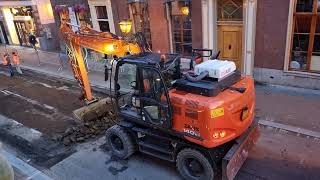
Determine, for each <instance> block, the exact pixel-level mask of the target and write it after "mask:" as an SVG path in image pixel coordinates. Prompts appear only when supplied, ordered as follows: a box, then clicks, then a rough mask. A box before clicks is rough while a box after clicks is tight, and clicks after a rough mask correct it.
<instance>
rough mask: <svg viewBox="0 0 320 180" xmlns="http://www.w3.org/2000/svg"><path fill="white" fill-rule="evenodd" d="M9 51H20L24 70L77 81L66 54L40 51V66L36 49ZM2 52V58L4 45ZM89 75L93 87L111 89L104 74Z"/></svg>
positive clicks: (92, 72) (20, 48)
mask: <svg viewBox="0 0 320 180" xmlns="http://www.w3.org/2000/svg"><path fill="white" fill-rule="evenodd" d="M7 50H8V52H9V53H11V52H12V51H18V54H19V56H20V59H21V67H22V68H23V69H28V70H32V71H36V72H38V73H41V74H46V75H49V76H54V77H58V78H63V79H66V80H72V81H75V79H74V77H73V74H72V71H71V67H70V64H69V62H68V59H67V55H66V54H63V53H60V54H59V53H58V52H47V51H40V50H39V58H40V63H41V64H40V66H39V61H38V57H37V55H36V52H35V50H34V49H32V48H29V47H21V46H7ZM0 52H1V53H0V55H1V58H2V55H3V53H4V52H5V47H4V46H3V45H0ZM60 59H61V60H60ZM1 62H2V61H1ZM60 62H61V63H60ZM61 64H62V68H61ZM89 67H90V66H89ZM88 75H89V79H90V82H91V84H92V86H95V87H97V88H106V87H109V84H107V82H105V81H104V72H102V71H99V72H98V71H89V73H88Z"/></svg>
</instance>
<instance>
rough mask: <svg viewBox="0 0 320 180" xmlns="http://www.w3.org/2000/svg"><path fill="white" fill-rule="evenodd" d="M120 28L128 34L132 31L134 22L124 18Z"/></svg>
mask: <svg viewBox="0 0 320 180" xmlns="http://www.w3.org/2000/svg"><path fill="white" fill-rule="evenodd" d="M119 25H120V30H121V32H122V33H125V34H128V33H130V31H131V28H132V22H131V21H128V20H123V21H121V22H120V23H119Z"/></svg>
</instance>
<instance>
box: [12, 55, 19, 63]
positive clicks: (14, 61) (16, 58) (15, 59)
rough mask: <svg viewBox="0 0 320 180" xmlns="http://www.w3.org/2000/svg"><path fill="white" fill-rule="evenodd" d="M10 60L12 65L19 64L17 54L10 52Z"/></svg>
mask: <svg viewBox="0 0 320 180" xmlns="http://www.w3.org/2000/svg"><path fill="white" fill-rule="evenodd" d="M12 62H13V64H14V65H19V64H20V57H19V55H18V54H12Z"/></svg>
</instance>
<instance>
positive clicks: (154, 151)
mask: <svg viewBox="0 0 320 180" xmlns="http://www.w3.org/2000/svg"><path fill="white" fill-rule="evenodd" d="M139 145H140V143H139ZM140 152H142V153H145V154H148V155H151V156H155V157H157V158H160V159H163V160H166V161H170V162H174V154H173V152H165V151H164V150H160V149H159V148H155V147H154V146H153V147H152V146H149V145H147V146H141V145H140Z"/></svg>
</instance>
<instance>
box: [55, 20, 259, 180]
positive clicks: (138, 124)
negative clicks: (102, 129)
mask: <svg viewBox="0 0 320 180" xmlns="http://www.w3.org/2000/svg"><path fill="white" fill-rule="evenodd" d="M61 31H62V34H63V36H64V37H65V40H66V44H67V48H69V49H70V50H69V58H70V62H71V65H72V69H73V72H74V75H75V78H76V79H77V80H78V82H79V84H80V86H81V87H82V90H83V93H84V97H85V100H86V102H87V104H88V105H89V106H90V105H91V104H95V103H94V102H95V101H96V100H95V98H94V97H93V96H92V92H91V89H90V84H89V80H88V77H87V72H86V68H85V65H84V61H83V57H82V55H81V50H80V48H81V47H85V48H89V49H92V50H95V51H98V52H101V53H104V54H112V55H116V56H117V57H116V58H115V62H116V64H115V66H112V69H111V70H108V69H107V70H106V71H105V77H106V80H108V79H109V76H110V77H111V76H112V77H114V78H113V79H112V78H110V79H109V81H110V82H111V81H113V89H114V91H113V92H114V96H113V97H114V98H113V101H114V102H113V105H114V108H115V109H116V112H117V116H118V118H119V121H118V123H117V124H116V125H114V126H112V127H111V128H109V129H108V130H107V132H106V143H107V145H108V146H109V148H110V150H111V153H112V154H113V155H114V156H117V157H118V158H123V159H126V158H129V157H130V156H131V155H132V154H133V153H135V152H142V153H145V154H149V155H152V156H154V157H157V158H160V159H164V160H167V161H170V162H174V163H176V166H177V169H178V171H179V172H180V174H181V176H182V177H183V178H184V179H192V180H193V179H194V180H212V179H214V177H218V176H221V177H222V179H233V178H234V177H235V176H236V174H237V172H238V170H239V169H240V167H241V166H242V164H243V162H244V161H245V160H246V158H247V157H248V152H249V150H250V149H251V147H252V146H253V145H254V144H255V143H256V141H257V139H258V136H259V132H258V127H257V123H256V122H255V121H254V109H255V91H254V81H253V79H252V78H251V77H247V76H242V75H241V73H239V72H238V71H237V70H236V66H235V64H234V63H233V62H232V61H221V60H217V58H218V57H217V55H214V53H213V51H212V50H208V49H194V50H193V52H194V53H193V54H196V55H197V59H199V55H201V54H206V55H207V54H208V53H202V52H203V51H207V52H209V55H207V56H204V55H203V56H202V58H204V59H207V60H206V61H203V62H202V61H201V62H199V64H196V65H193V62H192V61H193V60H191V62H192V63H190V64H192V65H190V69H187V70H186V71H184V70H183V69H182V68H181V58H180V55H178V54H159V53H153V52H151V51H150V50H149V48H148V45H147V43H145V42H146V41H145V39H144V38H143V37H142V36H141V35H138V36H136V38H133V39H136V40H125V39H123V38H120V37H118V36H116V35H113V34H110V33H101V32H96V31H94V30H91V29H89V28H80V29H79V31H78V32H73V31H72V30H71V28H70V25H68V24H63V25H62V27H61ZM111 84H112V83H110V89H111ZM100 105H101V106H102V107H104V108H105V110H106V111H107V110H108V109H106V106H103V105H105V104H104V103H101V104H100ZM89 109H90V108H89ZM91 110H92V109H91ZM219 174H220V175H219Z"/></svg>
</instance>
